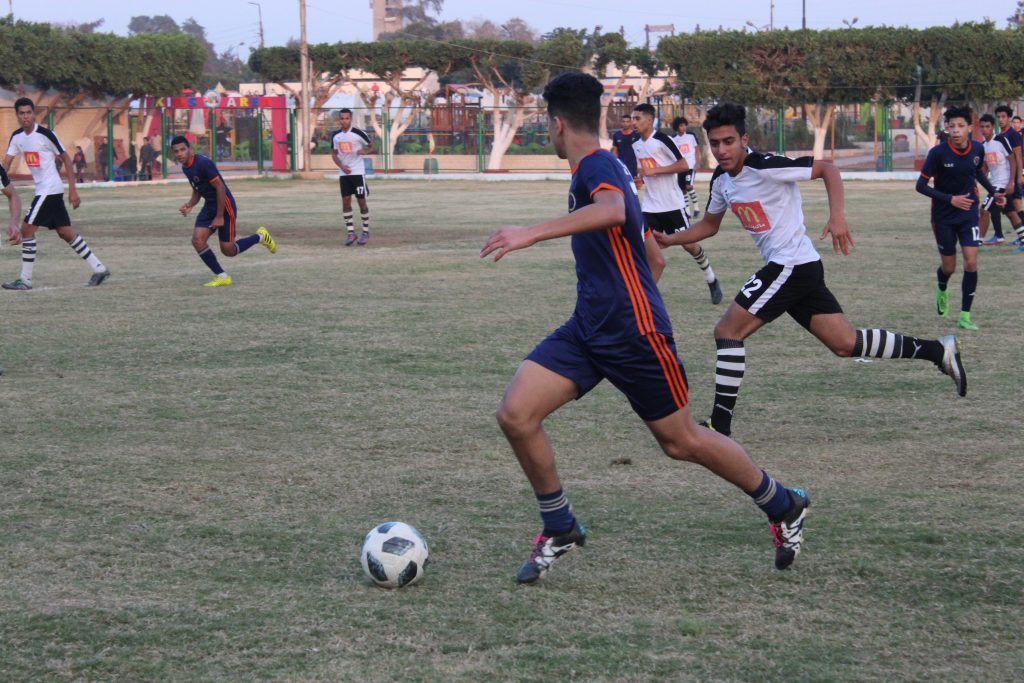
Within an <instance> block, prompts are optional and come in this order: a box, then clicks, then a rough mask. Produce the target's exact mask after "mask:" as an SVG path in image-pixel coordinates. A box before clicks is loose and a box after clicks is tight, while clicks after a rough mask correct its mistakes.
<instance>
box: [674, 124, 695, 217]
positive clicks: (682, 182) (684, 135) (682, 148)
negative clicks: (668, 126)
mask: <svg viewBox="0 0 1024 683" xmlns="http://www.w3.org/2000/svg"><path fill="white" fill-rule="evenodd" d="M688 125H690V122H689V121H687V120H686V117H685V116H677V117H676V118H674V119H673V120H672V130H674V131H675V132H676V134H675V135H673V136H672V142H674V143H676V147H678V148H679V153H680V154H682V155H683V158H684V159H686V165H687V166H689V168H688V169H687V170H686V171H684V172H683V173H680V174H679V175H678V176H677V178H678V179H679V188H680V189H681V190H682V191H683V192H684V193H686V208H687V214H688V215H689V217H690V218H699V217H700V204H698V203H697V192H696V191H695V190H694V189H693V176H694V174H695V173H696V172H697V150H698V149H699V148H700V144H699V143H698V142H697V136H696V135H694V134H693V133H691V132H689V131H688V130H687V129H686V127H687V126H688Z"/></svg>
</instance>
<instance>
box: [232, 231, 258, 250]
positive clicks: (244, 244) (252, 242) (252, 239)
mask: <svg viewBox="0 0 1024 683" xmlns="http://www.w3.org/2000/svg"><path fill="white" fill-rule="evenodd" d="M259 243H260V236H259V235H249V236H248V237H243V238H242V239H240V240H235V246H236V247H238V253H239V254H241V253H242V252H243V251H245V250H246V249H248V248H249V247H255V246H256V245H257V244H259Z"/></svg>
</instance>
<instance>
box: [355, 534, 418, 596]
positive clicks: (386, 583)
mask: <svg viewBox="0 0 1024 683" xmlns="http://www.w3.org/2000/svg"><path fill="white" fill-rule="evenodd" d="M429 555H430V551H429V550H428V549H427V542H426V541H425V540H424V539H423V536H421V535H420V532H418V531H416V529H414V528H412V527H411V526H409V525H408V524H404V523H402V522H384V523H383V524H379V525H377V526H375V527H374V528H373V529H370V533H368V534H366V538H365V539H363V549H362V551H361V552H360V553H359V561H360V562H362V564H363V571H364V572H366V575H367V576H368V577H370V579H372V580H373V582H374V583H376V584H377V585H378V586H381V587H383V588H402V587H403V586H409V585H411V584H414V583H416V582H417V581H419V580H420V579H422V578H423V570H424V568H425V567H426V565H427V561H428V557H429Z"/></svg>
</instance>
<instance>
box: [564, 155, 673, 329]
mask: <svg viewBox="0 0 1024 683" xmlns="http://www.w3.org/2000/svg"><path fill="white" fill-rule="evenodd" d="M602 190H611V191H614V192H618V193H620V194H622V196H623V198H624V201H625V205H626V220H625V221H624V222H623V224H622V225H618V226H614V227H612V228H608V229H606V230H595V231H591V232H585V233H579V234H576V235H573V236H572V252H573V255H574V256H575V257H576V278H577V284H576V294H577V297H576V310H575V311H574V312H573V317H574V318H575V319H576V322H577V323H578V325H579V329H580V330H581V332H582V334H583V335H584V337H585V338H586V339H587V340H588V341H590V342H594V343H601V342H602V340H607V341H608V342H609V343H614V340H615V339H616V338H622V337H626V336H633V337H635V336H637V335H640V336H646V335H648V334H651V333H652V332H658V333H661V334H664V335H667V336H671V335H672V323H671V322H670V320H669V317H668V313H667V311H666V310H665V303H664V301H663V300H662V298H661V293H660V292H659V291H658V287H657V285H656V284H655V283H654V277H653V276H652V275H651V270H650V268H649V267H648V265H647V251H646V248H645V247H644V222H643V215H642V214H641V211H640V202H639V201H638V200H637V196H636V186H635V185H634V184H633V179H632V177H631V176H630V175H629V171H627V170H626V168H625V167H624V165H623V164H622V163H620V162H619V160H618V159H616V158H615V157H614V156H613V155H612V153H611V152H608V151H606V150H595V151H594V152H592V153H591V154H590V155H589V156H587V157H585V158H584V159H583V160H582V161H580V163H579V165H578V166H577V167H576V168H575V169H573V174H572V181H571V182H570V185H569V212H570V213H572V212H573V211H577V210H579V209H582V208H583V207H585V206H589V205H591V204H593V203H594V200H593V197H594V195H595V194H597V193H598V192H600V191H602Z"/></svg>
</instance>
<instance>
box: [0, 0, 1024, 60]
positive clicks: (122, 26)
mask: <svg viewBox="0 0 1024 683" xmlns="http://www.w3.org/2000/svg"><path fill="white" fill-rule="evenodd" d="M3 4H4V0H0V12H6V11H8V10H13V12H14V16H15V18H16V19H25V20H29V21H48V22H55V23H61V22H88V21H94V20H96V19H100V18H103V19H104V20H105V21H104V23H103V25H102V26H101V27H100V30H102V31H110V32H113V33H117V34H122V35H124V34H127V30H128V22H129V20H130V19H131V18H132V17H133V16H135V15H140V14H148V15H156V14H169V15H170V16H171V17H172V18H174V19H175V20H176V21H178V22H179V23H180V22H181V21H184V20H185V19H187V18H189V17H193V18H195V19H196V21H198V22H199V23H200V24H201V25H202V26H204V27H205V28H206V33H207V37H208V38H209V39H210V41H211V42H213V43H214V44H215V45H216V46H217V49H218V50H219V51H221V52H224V51H228V50H230V51H237V53H238V54H239V55H240V56H242V57H245V56H247V55H248V52H249V50H250V49H252V48H254V47H258V46H259V12H260V11H261V10H262V14H263V28H264V36H265V40H266V44H267V45H283V44H284V43H285V42H287V41H288V39H289V38H298V36H299V10H298V7H299V3H298V0H260V2H259V4H260V7H259V8H258V7H257V6H256V5H255V4H253V3H250V2H246V1H245V0H216V2H210V1H209V0H177V1H176V2H173V3H168V2H166V0H159V1H157V2H151V1H148V0H131V1H129V2H102V1H100V0H76V1H75V2H73V3H71V2H38V1H34V2H29V1H28V0H6V4H7V5H8V7H3ZM804 6H806V18H807V27H808V28H811V29H826V28H842V27H844V26H845V25H846V24H845V23H844V22H849V23H850V24H851V25H853V26H854V27H855V28H859V27H862V26H910V27H913V28H925V27H927V26H949V25H951V24H953V23H954V22H957V21H960V22H964V21H982V20H984V19H986V18H991V19H992V20H993V21H995V22H996V25H997V26H1000V27H1001V26H1005V25H1006V17H1008V16H1010V15H1011V14H1013V12H1014V11H1015V9H1016V6H1017V1H1016V0H995V2H989V3H986V4H985V6H984V9H979V6H978V5H974V4H972V3H963V2H959V3H955V2H952V1H951V0H945V1H939V2H936V1H935V0H898V1H896V2H894V1H893V0H857V1H856V2H851V1H850V0H731V1H730V2H728V3H726V4H723V5H721V6H720V7H721V9H718V8H716V6H715V4H714V3H710V2H693V1H692V0H691V2H689V3H683V2H679V1H678V0H677V1H675V2H673V1H672V0H647V1H646V2H643V3H636V4H633V3H631V2H628V1H627V0H515V2H507V3H506V2H481V1H480V0H445V2H444V9H443V11H442V13H441V15H440V19H441V20H445V21H450V20H453V19H460V20H464V21H465V20H473V19H490V20H491V21H494V22H496V23H503V22H505V21H506V20H508V19H510V18H512V17H515V16H518V17H520V18H522V19H524V20H525V21H526V22H527V23H528V24H529V25H530V26H532V27H533V28H535V29H537V30H538V32H539V33H545V32H547V31H550V30H551V29H553V28H556V27H559V26H569V27H573V28H587V29H593V28H594V26H597V25H600V26H601V27H602V31H604V32H608V31H617V30H619V27H620V26H621V27H623V28H624V29H625V35H626V39H627V40H628V41H629V42H630V43H631V44H634V45H641V44H643V42H644V36H645V34H644V26H645V25H648V24H650V25H663V24H674V25H675V29H676V31H677V32H688V31H692V30H694V27H695V26H697V25H699V26H700V27H701V28H702V29H715V28H718V27H719V26H723V27H724V28H726V29H740V28H743V27H744V26H747V25H748V22H749V24H752V25H753V26H754V27H757V28H765V29H766V28H768V26H769V24H770V23H771V24H772V25H774V27H775V28H784V27H787V26H788V27H789V28H791V29H797V28H800V25H801V17H802V12H803V8H804ZM306 12H307V19H306V31H307V35H308V38H309V41H310V42H313V43H334V42H339V41H366V40H371V39H372V37H373V36H372V22H371V10H370V1H369V0H307V2H306ZM855 20H856V21H855ZM748 30H750V27H749V26H748Z"/></svg>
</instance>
